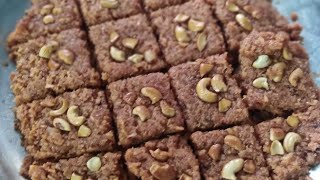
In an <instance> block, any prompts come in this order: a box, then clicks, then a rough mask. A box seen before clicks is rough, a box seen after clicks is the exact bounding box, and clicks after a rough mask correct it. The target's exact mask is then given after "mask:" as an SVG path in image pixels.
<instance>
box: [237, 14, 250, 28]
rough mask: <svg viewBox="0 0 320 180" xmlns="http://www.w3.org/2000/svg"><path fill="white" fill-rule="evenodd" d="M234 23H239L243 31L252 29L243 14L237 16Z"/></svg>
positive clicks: (248, 20)
mask: <svg viewBox="0 0 320 180" xmlns="http://www.w3.org/2000/svg"><path fill="white" fill-rule="evenodd" d="M236 21H237V22H238V23H239V25H240V26H241V27H243V28H244V29H245V30H248V31H251V30H252V29H253V27H252V24H251V22H250V19H248V18H247V17H246V16H245V15H243V14H237V15H236Z"/></svg>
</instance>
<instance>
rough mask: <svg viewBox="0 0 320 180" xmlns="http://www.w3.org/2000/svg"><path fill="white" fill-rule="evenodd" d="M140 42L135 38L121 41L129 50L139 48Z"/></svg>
mask: <svg viewBox="0 0 320 180" xmlns="http://www.w3.org/2000/svg"><path fill="white" fill-rule="evenodd" d="M138 42H139V40H138V39H135V38H124V39H122V41H121V43H122V45H123V46H124V47H127V48H129V49H134V48H135V47H136V46H137V44H138Z"/></svg>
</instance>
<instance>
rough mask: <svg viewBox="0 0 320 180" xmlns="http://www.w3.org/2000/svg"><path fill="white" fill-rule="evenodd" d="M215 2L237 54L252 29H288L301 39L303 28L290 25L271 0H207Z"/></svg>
mask: <svg viewBox="0 0 320 180" xmlns="http://www.w3.org/2000/svg"><path fill="white" fill-rule="evenodd" d="M207 1H210V2H211V3H214V9H215V14H216V15H217V17H218V19H219V20H220V21H221V22H222V25H223V27H224V32H225V36H226V41H227V44H228V49H229V50H230V51H231V52H234V53H236V54H237V51H238V50H239V45H240V42H241V41H242V40H243V39H244V38H245V37H246V36H247V35H248V34H249V33H250V31H252V29H255V30H256V31H273V32H277V31H281V30H282V31H287V32H289V33H290V34H291V36H292V38H293V39H299V35H300V31H301V30H302V28H301V27H300V25H298V24H293V25H289V23H288V21H287V20H286V18H285V17H283V16H282V15H281V14H280V13H279V12H278V11H277V10H276V9H275V8H274V7H273V6H272V3H271V1H269V0H246V1H243V0H207Z"/></svg>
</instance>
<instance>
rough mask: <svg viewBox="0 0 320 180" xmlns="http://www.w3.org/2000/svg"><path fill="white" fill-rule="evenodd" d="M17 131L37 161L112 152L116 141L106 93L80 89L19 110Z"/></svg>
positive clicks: (30, 104)
mask: <svg viewBox="0 0 320 180" xmlns="http://www.w3.org/2000/svg"><path fill="white" fill-rule="evenodd" d="M16 116H17V123H16V125H17V129H18V130H19V131H20V132H21V134H22V137H23V138H22V141H23V145H24V146H25V148H26V150H27V152H28V153H29V154H30V155H31V156H32V157H33V158H35V159H46V158H51V157H52V158H55V159H60V158H69V157H74V156H79V155H82V154H85V153H91V152H98V151H104V150H106V151H111V150H113V149H114V145H115V139H114V133H113V130H112V120H111V117H110V112H109V108H108V105H107V100H106V97H105V94H104V91H100V90H94V89H79V90H76V91H73V92H67V93H64V94H62V95H60V96H57V97H52V96H47V97H46V98H45V99H43V100H36V101H33V102H32V103H28V104H23V105H20V106H18V107H17V108H16Z"/></svg>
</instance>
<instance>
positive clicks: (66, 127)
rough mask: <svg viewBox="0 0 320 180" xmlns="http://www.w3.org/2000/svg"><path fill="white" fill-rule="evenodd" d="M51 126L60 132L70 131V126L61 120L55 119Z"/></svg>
mask: <svg viewBox="0 0 320 180" xmlns="http://www.w3.org/2000/svg"><path fill="white" fill-rule="evenodd" d="M53 126H54V127H55V128H58V129H60V130H62V131H71V126H70V124H69V123H68V122H67V121H66V120H64V119H62V118H55V119H54V120H53Z"/></svg>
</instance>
